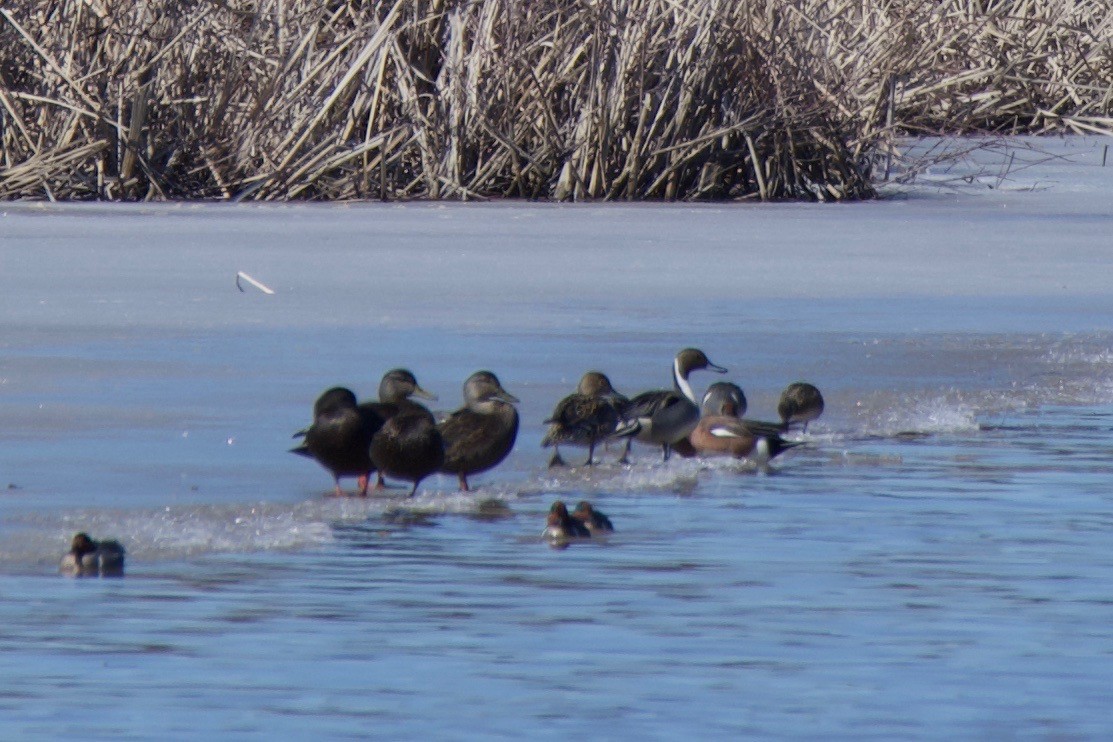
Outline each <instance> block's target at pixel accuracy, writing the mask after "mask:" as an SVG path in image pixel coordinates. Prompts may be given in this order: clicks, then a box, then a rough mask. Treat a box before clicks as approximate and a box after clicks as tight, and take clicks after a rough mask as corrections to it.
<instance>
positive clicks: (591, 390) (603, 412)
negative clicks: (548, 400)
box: [541, 371, 629, 468]
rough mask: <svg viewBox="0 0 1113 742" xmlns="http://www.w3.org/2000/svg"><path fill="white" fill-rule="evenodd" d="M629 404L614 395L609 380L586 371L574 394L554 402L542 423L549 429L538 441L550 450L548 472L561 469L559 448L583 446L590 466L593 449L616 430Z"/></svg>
mask: <svg viewBox="0 0 1113 742" xmlns="http://www.w3.org/2000/svg"><path fill="white" fill-rule="evenodd" d="M626 404H629V400H627V399H626V398H625V397H623V396H622V395H621V394H619V393H618V392H616V391H615V389H614V387H613V386H611V380H610V379H608V378H607V375H606V374H604V373H602V372H600V371H588V372H586V373H585V374H584V375H583V376H582V377H581V378H580V383H579V385H578V386H577V387H576V391H575V393H574V394H570V395H568V396H567V397H565V398H564V399H562V400H560V401H559V402H557V405H556V407H555V408H554V409H553V414H552V415H551V416H550V417H549V418H548V419H547V420H545V423H546V424H548V425H549V429H548V431H547V432H546V433H545V437H544V438H543V439H542V440H541V446H542V447H543V448H548V447H549V446H552V447H553V456H552V458H551V459H549V468H552V467H554V466H563V465H564V459H563V458H561V455H560V444H561V443H567V444H571V445H579V446H587V461H585V462H584V466H592V465H593V464H594V463H595V462H594V458H595V446H596V444H598V443H599V442H601V441H603V440H605V439H606V438H607V437H609V436H610V435H611V434H612V433H614V432H615V430H616V429H617V428H618V424H619V421H620V420H621V414H620V410H622V409H623V408H624V407H625V405H626Z"/></svg>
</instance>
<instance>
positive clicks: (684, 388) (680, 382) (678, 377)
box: [672, 348, 727, 404]
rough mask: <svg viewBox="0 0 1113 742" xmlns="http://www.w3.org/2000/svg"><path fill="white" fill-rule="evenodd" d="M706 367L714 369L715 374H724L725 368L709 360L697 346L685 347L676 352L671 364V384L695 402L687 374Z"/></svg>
mask: <svg viewBox="0 0 1113 742" xmlns="http://www.w3.org/2000/svg"><path fill="white" fill-rule="evenodd" d="M701 369H707V370H708V371H714V372H715V373H717V374H725V373H726V372H727V370H726V369H725V368H723V367H722V366H718V365H716V364H714V363H712V362H711V359H709V358H708V357H707V354H705V353H704V352H703V351H702V350H699V349H697V348H685V349H684V350H682V351H680V352H679V353H677V354H676V358H675V359H674V360H673V364H672V380H673V385H674V386H675V387H676V389H677V391H679V392H680V393H681V394H683V395H684V396H685V397H687V398H688V399H689V400H690V401H691V402H692V404H697V402H696V397H695V394H693V393H692V386H691V384H689V383H688V374H690V373H692V372H693V371H699V370H701Z"/></svg>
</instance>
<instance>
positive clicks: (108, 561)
mask: <svg viewBox="0 0 1113 742" xmlns="http://www.w3.org/2000/svg"><path fill="white" fill-rule="evenodd" d="M60 570H61V572H62V573H64V574H67V575H72V576H74V577H94V576H97V575H100V576H102V577H118V576H120V575H122V574H123V573H124V547H123V546H121V545H120V542H119V541H116V540H114V539H105V540H103V541H94V540H93V539H91V538H89V534H87V533H84V532H83V533H79V534H77V535H76V536H74V537H73V541H72V543H71V544H70V550H69V551H68V552H66V554H65V556H63V557H62V564H61V567H60Z"/></svg>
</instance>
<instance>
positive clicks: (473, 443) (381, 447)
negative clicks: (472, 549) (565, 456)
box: [290, 369, 518, 496]
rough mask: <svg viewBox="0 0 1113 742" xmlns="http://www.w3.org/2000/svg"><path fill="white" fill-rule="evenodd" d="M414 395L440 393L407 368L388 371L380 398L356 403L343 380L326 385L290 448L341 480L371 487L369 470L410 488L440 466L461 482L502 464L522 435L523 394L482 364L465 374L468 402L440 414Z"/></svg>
mask: <svg viewBox="0 0 1113 742" xmlns="http://www.w3.org/2000/svg"><path fill="white" fill-rule="evenodd" d="M412 397H420V398H422V399H429V400H435V399H436V396H435V395H433V394H430V393H429V392H427V391H425V390H424V389H422V388H421V386H419V385H418V383H417V379H416V378H415V377H414V375H413V374H412V373H411V372H409V371H407V370H405V369H394V370H392V371H388V372H387V373H386V375H384V376H383V379H382V382H381V383H380V384H379V400H378V401H377V402H363V403H359V402H357V400H356V395H355V394H354V393H353V392H352V391H351V390H350V389H346V388H344V387H334V388H332V389H329V390H327V391H326V392H324V393H323V394H322V395H321V396H320V397H318V398H317V401H316V402H315V403H314V405H313V423H312V424H311V425H310V426H309V427H308V428H306V429H304V430H302V431H299V432H298V433H295V437H299V436H301V437H304V439H305V440H304V441H303V443H302V444H301V445H300V446H297V447H295V448H292V449H290V450H291V451H292V452H294V453H297V454H301V455H303V456H308V457H310V458H313V459H316V460H317V461H318V462H320V463H321V465H322V466H324V467H325V468H326V469H328V470H329V471H330V472H331V473H332V476H333V479H334V480H335V482H336V494H337V495H343V490H342V489H341V486H340V478H341V477H345V476H355V477H358V478H359V494H360V495H366V494H367V489H368V486H369V482H370V477H371V473H372V472H376V471H377V472H378V481H377V484H376V488H381V487H383V485H384V481H383V477H384V475H385V476H387V477H392V478H395V479H401V480H404V481H408V482H412V483H413V488H412V489H411V490H410V495H411V496H412V495H413V494H414V493H415V492H417V487H418V485H419V484H420V483H421V481H422V480H423V479H425V478H426V477H428V476H429V475H430V474H433V473H435V472H445V473H449V474H455V475H456V476H457V478H458V479H459V482H460V489H461V490H464V491H467V490H468V476H470V475H472V474H478V473H480V472H484V471H487V470H488V469H491V468H492V467H494V466H496V465H497V464H499V463H500V462H501V461H502V460H503V459H505V458H506V456H507V454H509V453H510V449H512V448H513V447H514V441H515V439H516V438H517V436H518V410H517V409H516V408H515V407H514V405H515V404H517V402H518V398H517V397H515V396H514V395H512V394H510V393H509V392H507V391H506V390H505V389H503V388H502V384H501V383H500V382H499V380H498V377H497V376H495V375H494V374H493V373H491V372H490V371H477V372H475V373H474V374H472V375H471V376H469V377H468V379H467V381H465V382H464V406H463V407H462V408H460V409H458V410H456V411H455V412H453V413H452V414H450V415H449V416H448V417H446V418H445V419H444V420H442V421H440V422H437V420H436V419H435V418H434V417H433V413H432V412H430V411H429V410H428V409H427V408H425V407H424V406H422V405H421V404H419V403H418V402H415V401H413V399H412Z"/></svg>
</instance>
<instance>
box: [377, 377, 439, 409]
mask: <svg viewBox="0 0 1113 742" xmlns="http://www.w3.org/2000/svg"><path fill="white" fill-rule="evenodd" d="M407 397H420V398H421V399H428V400H430V401H434V402H435V401H436V399H437V395H435V394H432V393H431V392H427V391H425V390H424V389H422V388H421V386H420V385H419V384H418V383H417V377H415V376H414V375H413V373H412V372H411V371H409V370H408V369H404V368H395V369H391V370H390V371H387V372H386V373H385V374H383V379H382V381H380V382H379V401H380V402H393V403H398V402H401V401H402V400H403V399H406V398H407Z"/></svg>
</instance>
